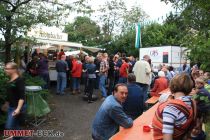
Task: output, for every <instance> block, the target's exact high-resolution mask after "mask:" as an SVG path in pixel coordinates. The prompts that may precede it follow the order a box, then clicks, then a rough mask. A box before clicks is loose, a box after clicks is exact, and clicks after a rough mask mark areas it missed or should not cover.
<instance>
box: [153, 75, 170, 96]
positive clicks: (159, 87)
mask: <svg viewBox="0 0 210 140" xmlns="http://www.w3.org/2000/svg"><path fill="white" fill-rule="evenodd" d="M167 88H168V80H167V79H166V78H165V77H160V78H158V79H156V80H155V84H154V87H153V88H152V90H151V96H160V95H159V94H158V93H159V92H161V91H163V90H164V89H167Z"/></svg>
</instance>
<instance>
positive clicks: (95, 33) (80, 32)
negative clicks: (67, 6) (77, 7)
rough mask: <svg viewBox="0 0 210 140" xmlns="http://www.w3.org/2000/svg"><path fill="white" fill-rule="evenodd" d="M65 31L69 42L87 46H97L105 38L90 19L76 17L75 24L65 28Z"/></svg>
mask: <svg viewBox="0 0 210 140" xmlns="http://www.w3.org/2000/svg"><path fill="white" fill-rule="evenodd" d="M64 31H65V32H66V33H68V40H69V41H72V42H81V43H82V44H83V45H87V46H96V45H98V44H99V43H100V41H101V40H102V38H103V36H102V35H101V34H100V33H101V31H100V27H99V26H98V25H97V24H96V22H94V21H93V20H91V19H90V18H89V17H76V18H75V21H74V22H73V23H69V24H67V25H66V26H65V29H64Z"/></svg>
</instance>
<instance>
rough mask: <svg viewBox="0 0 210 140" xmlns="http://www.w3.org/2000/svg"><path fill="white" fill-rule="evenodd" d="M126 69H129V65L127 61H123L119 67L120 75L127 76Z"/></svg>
mask: <svg viewBox="0 0 210 140" xmlns="http://www.w3.org/2000/svg"><path fill="white" fill-rule="evenodd" d="M128 69H129V65H128V63H126V62H125V63H123V64H122V65H121V67H120V77H124V78H127V77H128Z"/></svg>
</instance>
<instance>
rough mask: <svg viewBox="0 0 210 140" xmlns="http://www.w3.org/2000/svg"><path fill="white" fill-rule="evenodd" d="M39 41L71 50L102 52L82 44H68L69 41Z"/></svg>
mask: <svg viewBox="0 0 210 140" xmlns="http://www.w3.org/2000/svg"><path fill="white" fill-rule="evenodd" d="M37 41H38V42H39V43H46V44H50V45H61V46H65V47H70V48H81V49H87V50H89V51H91V52H97V51H100V50H101V48H95V47H88V46H83V45H82V44H80V43H74V42H67V41H55V40H46V39H37ZM48 48H49V47H48ZM48 48H46V49H48Z"/></svg>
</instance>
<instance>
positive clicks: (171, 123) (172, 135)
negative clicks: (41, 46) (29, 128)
mask: <svg viewBox="0 0 210 140" xmlns="http://www.w3.org/2000/svg"><path fill="white" fill-rule="evenodd" d="M20 68H21V67H20ZM55 68H56V71H57V73H58V75H57V90H56V91H57V95H65V94H66V93H65V91H66V90H65V89H66V88H67V87H69V88H70V91H69V92H70V93H71V94H73V95H75V94H78V93H80V92H81V87H80V83H81V81H82V82H83V83H84V91H83V93H84V95H87V99H88V103H93V98H92V97H93V96H92V95H93V92H94V89H100V92H101V100H103V103H102V105H101V107H100V108H99V110H98V112H97V113H96V116H95V118H94V120H93V124H92V138H93V139H94V140H107V139H109V138H110V137H111V136H113V135H114V134H115V133H116V132H117V131H118V130H119V126H122V127H124V128H130V127H132V126H133V120H135V119H136V118H137V117H139V116H140V115H141V114H142V113H143V112H144V111H145V109H146V104H145V102H146V100H147V99H148V97H151V96H160V98H159V102H160V105H159V106H158V109H157V111H156V113H155V116H154V119H153V122H152V124H153V128H154V129H153V130H154V139H165V140H170V139H179V138H182V137H188V136H187V134H189V133H187V132H190V134H189V135H190V136H191V137H193V138H194V139H196V138H197V137H198V139H201V138H203V137H205V134H204V132H203V131H202V128H201V124H202V121H203V116H204V115H203V114H205V113H206V112H207V110H208V109H209V107H208V106H206V104H205V103H204V102H203V101H202V100H199V99H198V98H197V99H195V100H196V102H194V99H193V98H192V97H193V96H194V95H201V96H204V97H207V98H208V99H209V100H210V93H209V91H210V73H209V72H204V71H203V70H200V69H199V67H198V66H197V65H194V66H193V67H192V68H190V66H189V65H187V63H186V62H185V63H184V64H183V65H182V67H180V68H179V72H178V73H177V72H175V71H174V70H173V67H172V66H166V65H162V66H160V68H159V70H158V72H157V75H156V76H154V75H155V74H154V73H155V72H154V70H153V68H152V61H151V59H150V57H149V56H148V55H144V56H143V59H142V60H137V59H135V58H134V57H133V56H130V57H126V55H125V54H120V53H117V54H115V55H110V56H108V54H107V53H98V55H97V56H96V57H95V58H94V57H93V56H88V55H87V56H84V57H83V58H81V56H79V55H72V56H65V53H64V52H63V51H61V52H60V53H59V54H58V59H57V61H56V65H55ZM5 72H6V74H7V75H9V76H10V81H9V82H11V83H14V84H15V85H16V86H15V87H10V89H8V91H7V92H8V95H9V98H8V100H7V103H6V104H7V105H8V104H9V106H10V108H9V110H10V111H9V112H8V113H9V114H8V121H7V127H8V129H11V128H13V129H14V128H16V125H17V124H18V123H17V122H18V117H16V118H15V119H16V122H14V121H13V120H11V119H14V117H11V116H16V115H18V114H19V113H20V112H21V111H22V110H24V97H23V96H24V93H25V91H24V83H23V82H22V78H21V77H20V75H19V72H18V67H17V65H16V64H15V63H8V64H6V66H5ZM21 72H27V73H29V74H30V75H31V76H40V77H41V78H42V79H43V80H44V81H45V82H46V83H45V85H43V88H49V69H48V59H47V57H46V56H45V55H44V54H42V53H39V54H38V53H36V52H35V53H33V55H32V60H31V61H30V62H29V63H27V64H25V65H23V66H22V68H21ZM167 88H169V89H170V92H171V94H167V95H165V94H162V95H160V94H159V93H160V92H161V91H163V90H165V89H167ZM13 91H14V92H18V94H17V96H15V97H14V95H13V94H10V92H13ZM195 106H196V107H195ZM195 108H198V109H197V110H198V111H197V110H195ZM195 119H196V121H195ZM196 122H200V123H199V124H198V123H196ZM192 125H194V126H197V127H196V128H195V127H192ZM198 128H200V129H198ZM195 130H196V131H195Z"/></svg>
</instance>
